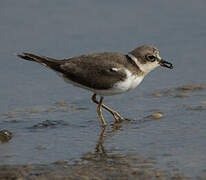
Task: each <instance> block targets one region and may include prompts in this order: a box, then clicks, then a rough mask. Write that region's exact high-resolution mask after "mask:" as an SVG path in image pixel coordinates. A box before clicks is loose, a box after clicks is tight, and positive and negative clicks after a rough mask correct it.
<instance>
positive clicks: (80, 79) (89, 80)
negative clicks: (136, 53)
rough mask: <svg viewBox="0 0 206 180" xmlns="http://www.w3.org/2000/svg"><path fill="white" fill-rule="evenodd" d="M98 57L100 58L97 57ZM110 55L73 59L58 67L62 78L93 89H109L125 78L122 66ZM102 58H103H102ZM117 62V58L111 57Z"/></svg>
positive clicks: (93, 55)
mask: <svg viewBox="0 0 206 180" xmlns="http://www.w3.org/2000/svg"><path fill="white" fill-rule="evenodd" d="M99 55H100V56H99ZM111 56H112V54H108V55H107V56H105V54H104V56H102V54H92V55H85V56H79V57H74V58H71V59H69V60H68V61H66V62H65V63H64V64H62V65H61V66H60V68H61V69H62V71H63V73H64V77H66V78H68V79H70V80H72V81H74V82H77V83H79V84H82V85H84V86H87V87H90V88H95V89H99V90H100V89H109V88H111V87H112V85H113V84H114V83H116V82H118V81H123V80H124V79H125V78H126V74H125V71H124V70H123V69H122V68H123V65H122V64H118V63H117V62H115V61H114V60H113V59H111ZM103 57H104V58H103ZM113 58H115V60H117V57H116V56H115V57H113Z"/></svg>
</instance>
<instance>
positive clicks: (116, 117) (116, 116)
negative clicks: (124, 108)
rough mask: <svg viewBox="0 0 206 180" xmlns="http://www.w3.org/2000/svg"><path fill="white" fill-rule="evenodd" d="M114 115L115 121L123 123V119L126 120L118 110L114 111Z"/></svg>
mask: <svg viewBox="0 0 206 180" xmlns="http://www.w3.org/2000/svg"><path fill="white" fill-rule="evenodd" d="M113 116H114V119H115V123H121V122H122V121H124V120H125V119H124V118H123V117H122V116H120V115H119V114H118V113H117V112H113Z"/></svg>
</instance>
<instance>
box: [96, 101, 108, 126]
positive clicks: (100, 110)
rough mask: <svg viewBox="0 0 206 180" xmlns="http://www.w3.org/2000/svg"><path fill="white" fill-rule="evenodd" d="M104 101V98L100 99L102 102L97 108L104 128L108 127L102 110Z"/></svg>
mask: <svg viewBox="0 0 206 180" xmlns="http://www.w3.org/2000/svg"><path fill="white" fill-rule="evenodd" d="M103 99H104V98H103V97H101V98H100V101H99V103H98V106H97V113H98V115H99V118H100V119H101V121H102V126H103V127H105V126H106V125H107V123H106V122H105V120H104V118H103V115H102V109H101V107H102V101H103Z"/></svg>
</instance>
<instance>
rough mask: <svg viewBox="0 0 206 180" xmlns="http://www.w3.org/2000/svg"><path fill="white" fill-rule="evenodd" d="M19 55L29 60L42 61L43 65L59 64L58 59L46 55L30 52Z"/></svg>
mask: <svg viewBox="0 0 206 180" xmlns="http://www.w3.org/2000/svg"><path fill="white" fill-rule="evenodd" d="M17 56H18V57H20V58H22V59H25V60H28V61H34V62H37V63H40V64H42V65H46V66H51V65H52V64H58V63H59V61H58V60H56V59H52V58H49V57H46V56H37V55H34V54H30V53H22V54H18V55H17Z"/></svg>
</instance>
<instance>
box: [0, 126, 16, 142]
mask: <svg viewBox="0 0 206 180" xmlns="http://www.w3.org/2000/svg"><path fill="white" fill-rule="evenodd" d="M12 136H13V134H12V132H10V131H8V130H6V129H3V130H1V131H0V141H1V142H7V141H9V140H10V139H11V138H12Z"/></svg>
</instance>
